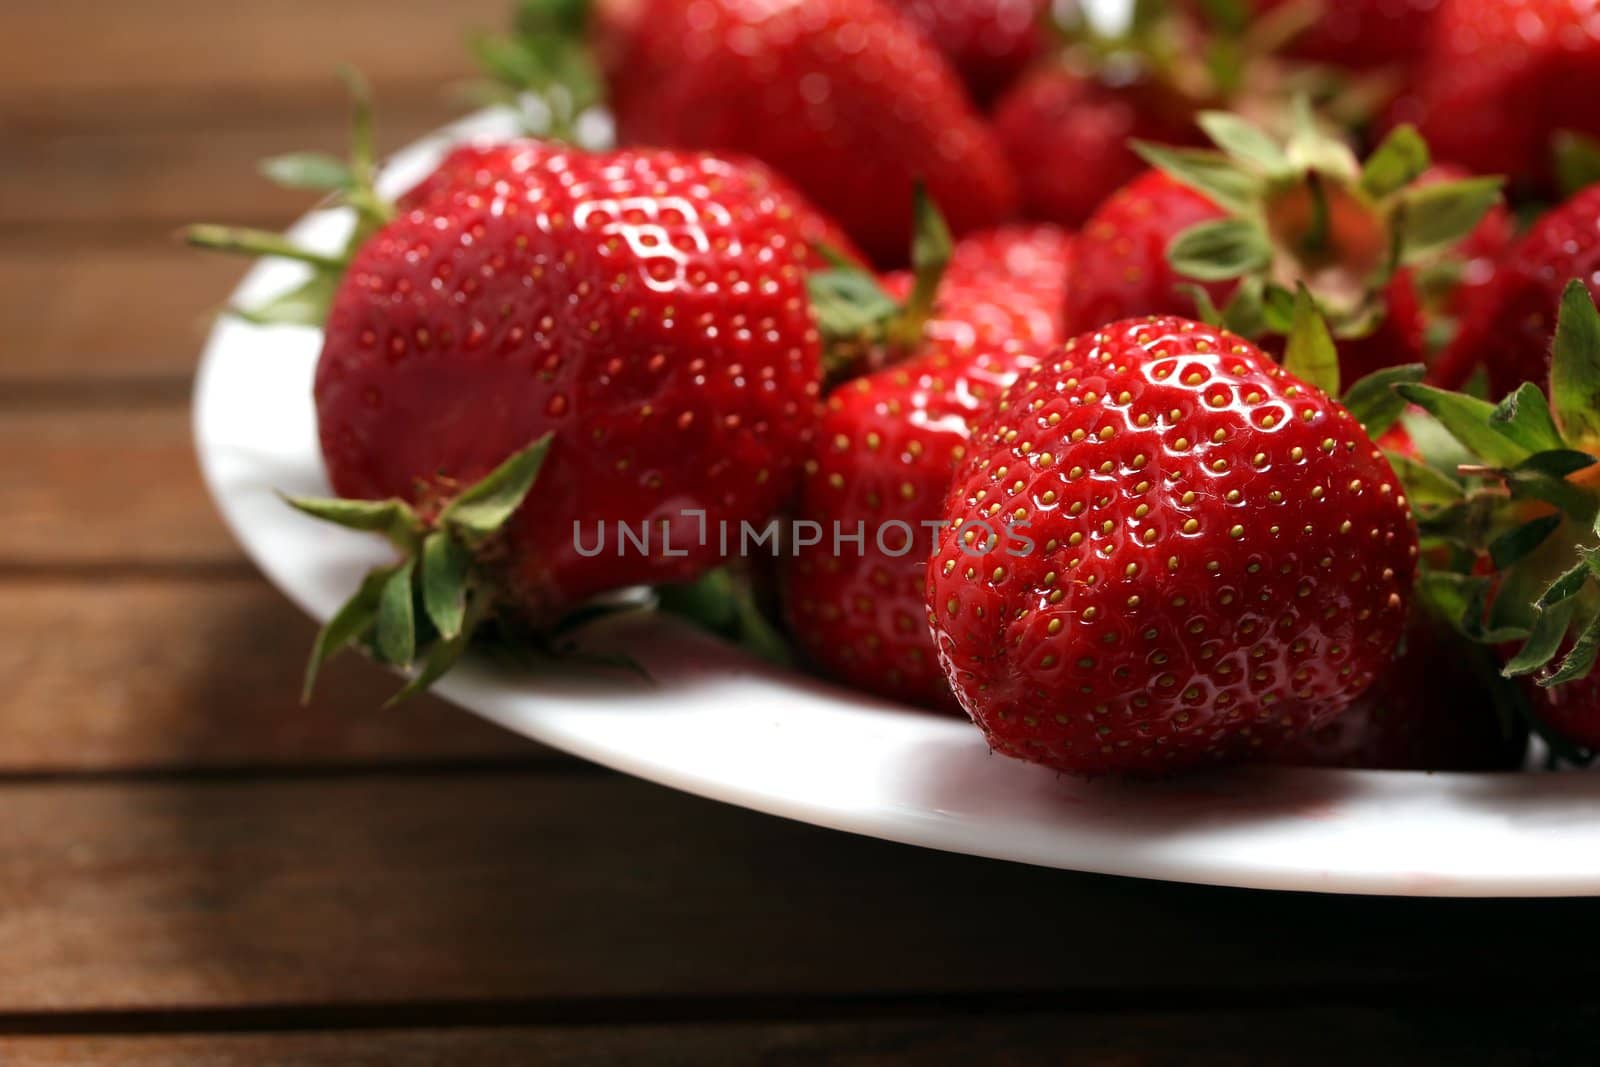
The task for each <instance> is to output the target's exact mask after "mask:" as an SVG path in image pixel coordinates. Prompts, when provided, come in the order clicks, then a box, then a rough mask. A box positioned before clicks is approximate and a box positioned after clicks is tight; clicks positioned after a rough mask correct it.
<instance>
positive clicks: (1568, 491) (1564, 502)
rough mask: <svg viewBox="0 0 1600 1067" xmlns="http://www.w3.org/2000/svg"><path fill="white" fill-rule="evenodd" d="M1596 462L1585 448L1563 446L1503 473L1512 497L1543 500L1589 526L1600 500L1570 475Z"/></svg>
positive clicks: (1528, 459)
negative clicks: (1576, 483)
mask: <svg viewBox="0 0 1600 1067" xmlns="http://www.w3.org/2000/svg"><path fill="white" fill-rule="evenodd" d="M1595 462H1596V460H1595V457H1593V456H1591V455H1589V454H1588V453H1586V452H1574V451H1572V450H1570V449H1561V450H1558V451H1550V452H1540V453H1539V454H1538V455H1534V456H1530V457H1528V458H1527V459H1526V460H1524V461H1523V462H1521V463H1519V464H1517V466H1515V467H1513V468H1512V469H1510V470H1507V471H1504V472H1503V474H1504V477H1505V481H1506V486H1507V487H1508V488H1509V489H1510V490H1511V495H1512V496H1513V497H1516V498H1518V499H1523V500H1526V499H1533V500H1542V501H1544V502H1545V503H1546V504H1550V505H1552V506H1553V507H1556V508H1559V509H1560V510H1561V511H1562V512H1564V513H1565V514H1567V515H1569V516H1571V517H1572V519H1573V521H1575V522H1577V523H1580V524H1581V525H1583V526H1586V527H1587V526H1591V525H1593V524H1594V522H1595V521H1596V517H1597V515H1600V500H1596V499H1595V497H1594V496H1593V494H1591V493H1589V492H1587V491H1586V490H1584V489H1583V488H1581V487H1579V486H1577V485H1574V484H1573V483H1572V482H1571V481H1570V480H1569V476H1570V475H1573V474H1576V473H1577V472H1578V471H1581V470H1584V469H1586V468H1588V467H1591V466H1593V465H1594V463H1595Z"/></svg>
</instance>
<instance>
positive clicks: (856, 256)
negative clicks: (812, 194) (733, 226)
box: [395, 137, 866, 265]
mask: <svg viewBox="0 0 1600 1067" xmlns="http://www.w3.org/2000/svg"><path fill="white" fill-rule="evenodd" d="M568 155H570V153H568V151H567V149H566V148H565V146H563V145H560V144H558V143H555V142H550V141H541V140H538V139H537V138H532V137H517V138H512V139H511V140H508V141H468V142H466V143H464V144H459V145H456V146H455V147H454V148H452V149H451V150H450V151H449V152H447V153H446V154H445V156H444V158H443V159H442V160H440V161H439V165H438V166H437V167H436V168H435V169H434V170H433V171H432V172H431V173H430V174H429V175H428V176H427V177H425V178H423V179H422V180H421V181H420V182H418V183H417V184H416V185H414V186H413V187H412V188H411V189H410V190H408V191H407V192H405V193H403V194H402V195H401V196H400V198H399V199H398V200H396V201H395V207H396V209H397V210H399V211H402V212H403V211H410V210H412V209H413V208H417V207H426V206H428V205H429V204H430V203H432V202H434V201H436V200H441V199H443V198H447V197H450V196H452V195H454V194H456V193H465V192H477V193H481V194H484V195H486V196H502V197H503V196H510V195H515V194H516V193H517V192H518V191H520V190H522V189H524V188H526V187H528V186H530V185H532V186H534V187H538V186H539V185H541V184H542V183H543V182H545V181H546V180H547V177H546V172H545V169H544V167H545V164H546V163H547V161H549V160H550V159H551V158H552V157H554V158H558V159H560V158H567V156H568ZM718 158H719V159H721V160H723V161H724V162H726V163H728V164H730V165H732V166H735V167H737V168H738V169H739V171H740V173H741V174H743V175H744V176H745V178H746V180H747V181H750V182H756V183H759V184H761V185H763V186H765V187H768V188H770V190H771V191H772V194H773V195H774V196H778V197H781V198H782V199H783V200H784V201H786V202H787V206H786V207H784V208H782V209H781V210H785V211H789V212H792V213H793V216H794V223H795V225H796V226H797V227H799V230H800V234H801V236H802V237H804V239H805V241H806V243H807V244H809V245H812V246H816V245H823V246H826V247H827V248H829V249H831V250H833V251H835V252H837V253H839V254H840V255H842V256H843V257H844V258H845V259H847V260H850V261H852V262H855V263H858V264H859V263H865V262H866V259H865V257H864V256H863V255H862V254H861V251H860V250H859V249H857V248H856V246H855V244H854V243H853V242H852V241H851V240H850V238H849V236H848V235H846V234H845V232H844V231H843V230H841V229H839V226H838V224H837V223H835V222H834V221H833V220H832V219H830V218H828V217H827V216H825V215H823V214H822V213H821V212H820V211H818V210H817V209H816V208H815V207H813V206H812V205H811V203H810V202H809V201H808V200H807V199H806V198H805V196H804V195H802V194H801V192H800V191H799V190H798V189H796V188H794V186H792V185H790V184H789V182H788V181H786V180H785V179H784V178H783V177H782V176H780V175H779V174H777V173H776V172H774V171H773V170H772V169H771V168H770V167H768V166H767V165H766V164H764V163H762V162H760V161H759V160H755V159H750V158H747V157H741V156H736V155H726V154H725V155H719V156H718ZM813 262H815V263H817V264H818V265H820V264H821V263H822V262H823V261H822V260H821V259H820V258H819V257H814V258H813Z"/></svg>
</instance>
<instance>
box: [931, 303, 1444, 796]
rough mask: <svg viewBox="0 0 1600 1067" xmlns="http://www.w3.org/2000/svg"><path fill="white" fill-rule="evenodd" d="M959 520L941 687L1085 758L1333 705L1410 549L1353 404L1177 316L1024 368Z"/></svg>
mask: <svg viewBox="0 0 1600 1067" xmlns="http://www.w3.org/2000/svg"><path fill="white" fill-rule="evenodd" d="M945 517H946V518H947V519H948V520H949V522H950V528H949V529H948V530H947V531H946V532H945V534H944V535H943V536H942V538H941V541H940V544H939V548H938V550H937V552H936V553H935V555H934V558H933V560H932V561H931V562H930V564H929V569H928V588H927V595H928V608H929V618H930V621H931V623H932V625H933V627H934V636H935V640H936V642H937V644H938V648H939V658H940V662H941V664H942V665H943V667H944V670H945V674H946V676H947V677H948V678H949V680H950V683H951V687H952V688H953V689H954V691H955V693H956V696H957V698H958V699H959V700H960V701H961V704H962V706H963V707H964V708H965V709H966V710H967V711H968V713H969V714H971V715H972V717H973V719H974V720H975V721H976V722H977V723H978V725H979V726H981V727H982V728H983V730H984V732H985V733H986V734H987V735H988V738H989V742H990V744H991V745H992V746H993V747H994V748H995V750H996V751H999V752H1002V753H1005V754H1007V755H1011V756H1016V757H1019V758H1022V759H1028V760H1032V761H1035V762H1039V763H1044V764H1047V765H1048V766H1051V767H1055V768H1057V769H1059V770H1063V771H1070V772H1074V773H1083V774H1104V773H1116V772H1125V773H1157V772H1163V771H1169V770H1176V769H1179V768H1182V767H1186V766H1191V765H1194V764H1198V763H1202V762H1208V761H1215V760H1221V759H1230V758H1238V757H1240V756H1243V755H1245V754H1247V753H1249V752H1250V751H1251V750H1252V749H1254V748H1255V747H1256V746H1258V745H1265V744H1269V743H1276V742H1277V740H1278V739H1279V738H1280V737H1282V736H1285V735H1292V734H1296V733H1301V732H1304V731H1306V730H1308V729H1314V728H1316V727H1318V726H1321V725H1323V724H1324V723H1326V722H1328V721H1330V720H1332V719H1333V718H1334V717H1335V716H1337V715H1338V714H1339V712H1340V711H1342V710H1343V709H1344V708H1346V707H1347V706H1349V704H1350V703H1351V702H1352V701H1353V700H1354V699H1355V698H1356V697H1357V696H1359V695H1360V693H1361V692H1362V691H1363V690H1365V689H1366V688H1367V686H1368V685H1369V684H1371V682H1372V681H1373V679H1374V678H1375V677H1376V675H1377V674H1378V672H1379V671H1380V670H1381V669H1382V667H1383V665H1384V663H1385V662H1386V661H1387V660H1388V658H1389V655H1390V653H1391V651H1392V649H1393V647H1394V644H1395V642H1396V641H1397V640H1398V639H1399V636H1400V632H1401V630H1402V628H1403V626H1404V622H1405V615H1406V601H1407V598H1408V596H1409V594H1410V591H1411V584H1412V578H1413V572H1414V570H1415V567H1416V555H1417V535H1416V530H1415V527H1414V526H1413V524H1412V521H1411V515H1410V510H1409V508H1408V507H1407V504H1406V500H1405V497H1404V496H1403V495H1402V494H1401V493H1400V491H1399V488H1398V481H1397V479H1396V478H1395V476H1394V474H1393V472H1392V471H1391V470H1390V469H1389V466H1388V464H1387V463H1385V462H1384V460H1383V457H1382V455H1381V454H1380V453H1379V452H1378V450H1377V449H1376V448H1375V447H1373V445H1372V442H1371V441H1370V440H1368V438H1367V435H1366V433H1365V432H1364V431H1363V430H1362V429H1361V427H1360V425H1359V424H1357V422H1356V421H1355V419H1354V418H1352V417H1351V415H1350V414H1349V413H1348V412H1347V411H1345V410H1344V409H1343V408H1341V407H1340V406H1338V405H1337V404H1335V403H1334V402H1333V401H1331V400H1329V399H1328V397H1327V396H1326V395H1324V394H1323V393H1322V391H1321V390H1319V389H1317V388H1315V387H1313V386H1309V385H1306V384H1305V383H1303V382H1301V381H1299V380H1297V379H1296V378H1294V377H1293V376H1291V375H1290V374H1289V373H1288V372H1287V371H1285V370H1284V369H1282V368H1281V367H1279V366H1277V365H1276V364H1275V363H1273V361H1272V360H1271V359H1270V358H1269V357H1268V356H1267V355H1266V354H1264V353H1263V352H1261V350H1259V349H1258V348H1256V347H1255V346H1254V345H1251V344H1250V343H1248V342H1247V341H1244V340H1242V339H1241V338H1239V337H1236V336H1234V335H1232V334H1228V333H1226V332H1223V331H1219V330H1216V329H1213V328H1210V327H1207V326H1202V325H1200V324H1198V323H1194V322H1190V321H1187V320H1183V319H1177V318H1148V319H1141V320H1135V321H1127V322H1121V323H1116V324H1114V325H1110V326H1107V327H1105V328H1103V329H1102V330H1100V331H1097V332H1095V333H1092V334H1086V335H1084V336H1082V337H1079V338H1077V339H1075V340H1073V341H1070V342H1068V344H1067V346H1066V348H1065V349H1064V350H1063V351H1062V352H1061V353H1060V355H1059V358H1056V359H1053V360H1052V359H1047V360H1046V361H1045V362H1044V363H1042V364H1041V365H1040V366H1038V367H1037V368H1035V369H1034V370H1032V371H1029V372H1026V373H1024V374H1023V375H1022V376H1021V377H1020V378H1019V379H1018V380H1017V381H1016V382H1015V383H1014V384H1013V385H1012V386H1011V387H1010V388H1009V389H1008V390H1007V391H1006V393H1005V394H1004V396H1003V398H1002V399H1001V401H1000V402H999V403H998V404H997V405H996V406H995V407H994V408H992V409H991V411H990V414H989V415H988V416H987V417H986V418H984V419H983V420H982V421H981V422H980V423H978V425H977V426H975V427H974V431H973V435H972V446H971V448H970V450H969V455H968V458H967V461H966V465H965V466H964V467H963V469H962V471H961V473H960V474H959V475H958V476H957V479H956V482H955V485H954V488H953V489H952V491H951V495H950V500H949V505H948V509H947V512H946V516H945ZM1021 523H1027V524H1028V525H1026V526H1021V525H1019V524H1021ZM990 531H993V534H994V536H993V538H992V539H991V536H990Z"/></svg>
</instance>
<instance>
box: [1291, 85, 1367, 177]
mask: <svg viewBox="0 0 1600 1067" xmlns="http://www.w3.org/2000/svg"><path fill="white" fill-rule="evenodd" d="M1288 155H1289V161H1290V163H1291V164H1292V165H1293V166H1294V167H1295V168H1296V169H1299V170H1306V171H1317V172H1319V173H1321V174H1326V175H1328V176H1329V177H1332V178H1334V179H1336V180H1338V181H1341V182H1354V181H1356V180H1357V179H1358V178H1360V176H1361V165H1360V163H1358V162H1357V161H1356V157H1355V153H1354V152H1351V151H1350V146H1349V145H1347V144H1345V143H1344V142H1343V141H1342V140H1340V139H1339V138H1338V137H1336V136H1333V135H1331V134H1329V133H1328V132H1327V131H1326V130H1325V129H1324V128H1323V126H1322V124H1321V123H1320V122H1318V121H1317V116H1316V112H1314V111H1313V110H1312V108H1311V101H1310V99H1309V98H1308V97H1306V95H1305V94H1303V93H1302V94H1300V95H1298V96H1296V97H1295V98H1294V132H1293V133H1292V134H1290V136H1289V149H1288Z"/></svg>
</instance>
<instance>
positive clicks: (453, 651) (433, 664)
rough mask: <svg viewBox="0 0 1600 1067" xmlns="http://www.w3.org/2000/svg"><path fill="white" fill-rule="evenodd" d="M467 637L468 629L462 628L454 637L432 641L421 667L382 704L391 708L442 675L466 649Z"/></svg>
mask: <svg viewBox="0 0 1600 1067" xmlns="http://www.w3.org/2000/svg"><path fill="white" fill-rule="evenodd" d="M468 637H469V631H467V630H462V631H461V632H460V633H458V634H456V635H455V636H454V637H451V638H448V639H446V640H442V641H436V642H434V644H433V647H432V648H430V649H429V650H428V658H427V659H425V660H424V661H423V663H422V669H421V670H420V671H418V672H417V673H416V675H415V676H413V677H412V679H411V680H410V681H409V682H407V683H406V684H405V686H404V688H402V689H401V690H400V691H399V692H398V693H396V694H395V695H394V696H392V697H390V698H389V699H388V700H386V701H384V702H383V706H384V707H386V708H392V707H394V706H395V705H396V704H398V703H400V702H401V701H403V700H409V699H411V698H412V697H414V696H416V695H417V694H418V693H420V692H422V691H423V690H425V689H427V688H428V687H429V686H430V685H432V684H433V683H434V682H437V681H438V680H439V679H440V678H442V677H444V675H445V673H446V672H448V671H449V670H450V668H451V667H454V666H455V665H456V661H457V660H459V659H460V658H461V653H462V652H464V651H466V648H467V639H468Z"/></svg>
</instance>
